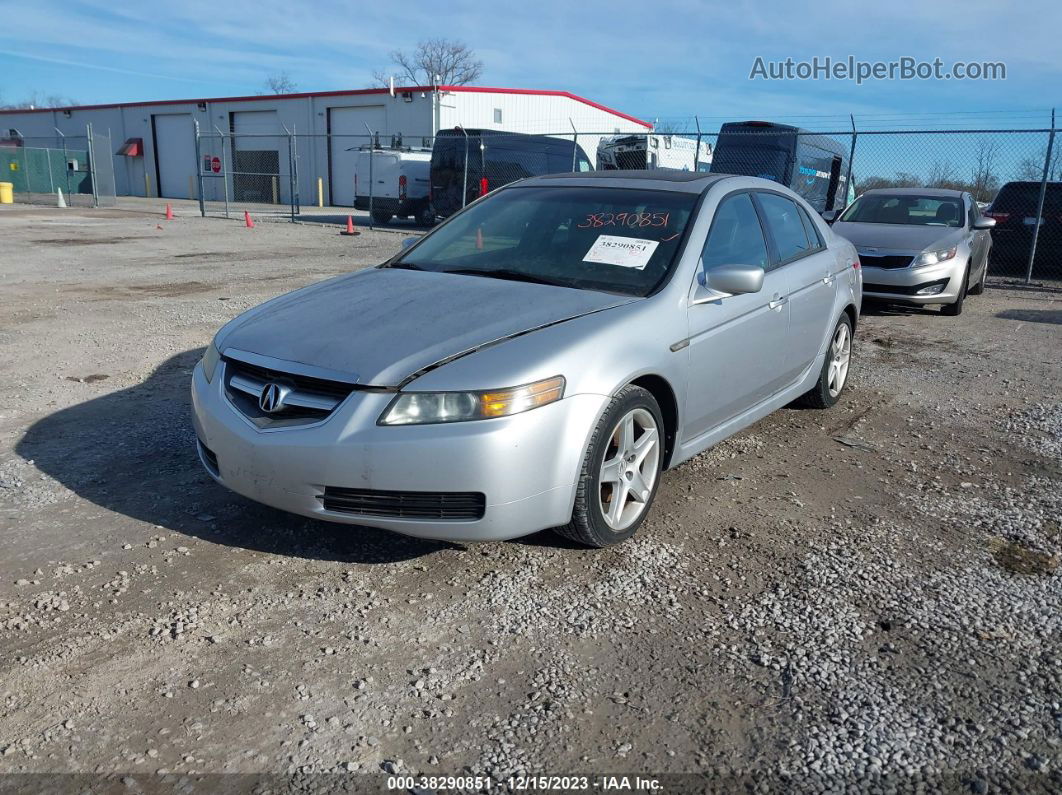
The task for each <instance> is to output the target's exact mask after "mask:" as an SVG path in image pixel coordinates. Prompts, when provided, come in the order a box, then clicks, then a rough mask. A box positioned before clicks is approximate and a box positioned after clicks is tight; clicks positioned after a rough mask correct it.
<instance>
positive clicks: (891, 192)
mask: <svg viewBox="0 0 1062 795" xmlns="http://www.w3.org/2000/svg"><path fill="white" fill-rule="evenodd" d="M965 193H966V191H963V190H951V189H949V188H918V187H911V188H871V189H870V190H868V191H864V192H863V195H864V196H869V195H871V194H877V195H882V196H948V197H951V198H955V199H957V198H959V197H960V196H962V195H964V194H965Z"/></svg>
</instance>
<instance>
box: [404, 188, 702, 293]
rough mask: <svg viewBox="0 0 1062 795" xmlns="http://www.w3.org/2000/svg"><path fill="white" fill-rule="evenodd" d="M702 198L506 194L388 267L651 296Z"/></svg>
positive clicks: (591, 191)
mask: <svg viewBox="0 0 1062 795" xmlns="http://www.w3.org/2000/svg"><path fill="white" fill-rule="evenodd" d="M696 201H697V196H696V195H695V194H691V193H677V192H671V191H654V190H631V189H625V188H578V187H548V188H547V187H527V188H510V189H508V190H503V191H500V192H498V193H496V194H494V195H492V196H489V197H488V198H486V199H484V200H483V201H481V202H479V203H477V204H475V205H474V206H472V207H469V208H468V210H466V211H465V212H463V213H461V214H460V215H459V216H457V217H456V218H454V219H453V220H452V221H448V222H447V223H445V224H443V225H442V226H440V227H438V228H437V229H436V230H435V231H434V232H432V233H431V234H430V235H429V236H428V237H426V238H425V239H424V240H423V242H421V243H420V244H419V245H417V246H415V247H414V248H412V249H410V250H409V251H408V252H406V254H405V255H403V256H402V257H401V258H400V259H398V260H396V261H394V262H392V263H391V265H390V267H398V268H402V267H405V268H415V269H418V270H429V271H440V272H460V273H466V274H467V273H473V274H479V273H482V274H483V275H485V276H495V277H497V278H512V279H522V280H525V281H537V282H543V283H546V284H558V285H562V286H564V287H573V288H578V289H583V290H602V291H606V292H614V293H623V294H626V295H638V296H645V295H648V294H649V293H651V292H652V291H653V289H654V288H655V287H656V286H657V285H658V284H660V283H661V282H662V281H663V280H664V278H665V277H666V276H667V274H668V273H669V271H670V270H671V267H672V266H673V264H674V261H675V256H676V254H677V253H678V250H679V246H680V244H681V241H682V233H683V232H684V231H685V229H686V225H687V223H688V222H689V219H690V215H691V214H692V213H693V208H694V205H695V203H696Z"/></svg>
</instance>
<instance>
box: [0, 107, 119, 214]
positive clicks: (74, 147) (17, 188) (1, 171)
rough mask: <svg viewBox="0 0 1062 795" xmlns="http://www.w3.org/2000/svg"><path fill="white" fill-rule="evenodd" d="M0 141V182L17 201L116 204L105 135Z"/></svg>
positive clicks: (11, 133) (108, 139)
mask: <svg viewBox="0 0 1062 795" xmlns="http://www.w3.org/2000/svg"><path fill="white" fill-rule="evenodd" d="M15 133H17V131H15V130H11V131H9V134H8V135H7V136H6V137H4V138H0V182H10V183H11V184H12V189H13V192H14V196H15V198H16V200H17V201H20V202H25V203H32V204H57V203H58V202H59V194H60V193H62V195H63V201H64V202H65V203H67V204H70V205H74V206H86V207H112V206H114V204H115V201H116V198H115V197H116V190H115V180H114V159H113V154H112V151H111V137H110V135H109V134H101V133H98V132H94V131H93V129H92V126H91V125H89V126H88V127H87V128H86V131H85V135H62V134H59V133H57V134H56V135H54V136H44V137H40V136H38V137H25V136H22V135H18V134H15Z"/></svg>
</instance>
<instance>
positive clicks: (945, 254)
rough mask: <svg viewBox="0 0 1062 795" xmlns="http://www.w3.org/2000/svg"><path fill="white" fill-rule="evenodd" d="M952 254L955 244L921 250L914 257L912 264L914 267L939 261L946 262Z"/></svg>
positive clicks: (953, 254) (934, 263) (953, 253)
mask: <svg viewBox="0 0 1062 795" xmlns="http://www.w3.org/2000/svg"><path fill="white" fill-rule="evenodd" d="M954 256H955V246H952V247H951V248H942V249H940V250H939V251H923V252H922V253H921V254H919V255H918V256H917V257H916V258H915V261H914V264H915V267H916V268H917V267H919V266H921V265H936V264H938V263H941V262H947V261H948V260H949V259H951V258H952V257H954Z"/></svg>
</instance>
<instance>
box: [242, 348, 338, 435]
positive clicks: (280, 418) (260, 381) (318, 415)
mask: <svg viewBox="0 0 1062 795" xmlns="http://www.w3.org/2000/svg"><path fill="white" fill-rule="evenodd" d="M224 362H225V394H226V395H227V396H228V398H229V400H230V401H231V402H232V404H233V405H234V406H235V407H236V408H237V409H238V410H239V411H240V413H241V414H243V415H244V416H245V417H247V418H248V419H249V420H251V422H253V423H254V424H255V425H257V426H258V427H260V428H277V427H284V426H287V425H305V424H307V423H310V422H320V421H321V420H323V419H325V418H326V417H328V416H329V415H330V414H331V413H332V412H333V411H335V409H336V407H337V406H339V404H340V403H342V402H343V401H344V400H345V399H346V398H347V396H348V395H349V394H350V393H351V392H352V391H354V387H353V386H352V385H351V384H344V383H342V382H339V381H328V380H325V379H323V378H312V377H310V376H305V375H297V374H293V373H285V372H281V371H279V370H271V369H268V368H265V367H259V366H258V365H254V364H248V363H247V362H243V361H240V360H239V359H230V358H228V357H224ZM270 383H275V384H280V385H282V386H283V387H284V388H285V389H286V390H287V392H286V395H285V397H284V403H283V408H282V409H281V410H280V411H277V412H273V413H270V412H266V411H263V410H262V408H261V407H260V405H259V398H260V397H261V395H262V390H263V389H264V388H265V387H266V385H267V384H270Z"/></svg>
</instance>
